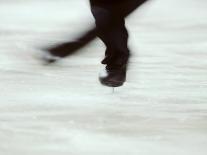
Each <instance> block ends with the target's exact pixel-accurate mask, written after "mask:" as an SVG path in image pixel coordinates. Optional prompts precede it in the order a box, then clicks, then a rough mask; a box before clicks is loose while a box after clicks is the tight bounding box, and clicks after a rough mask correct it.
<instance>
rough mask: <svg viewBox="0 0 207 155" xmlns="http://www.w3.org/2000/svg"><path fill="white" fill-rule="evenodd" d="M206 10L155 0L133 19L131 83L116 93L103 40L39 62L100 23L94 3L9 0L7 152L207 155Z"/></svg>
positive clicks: (2, 137)
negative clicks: (44, 51) (105, 73)
mask: <svg viewBox="0 0 207 155" xmlns="http://www.w3.org/2000/svg"><path fill="white" fill-rule="evenodd" d="M206 8H207V1H205V0H182V1H179V0H151V1H150V2H149V3H148V4H146V5H144V6H143V7H142V8H140V10H139V11H138V10H137V11H136V12H135V13H133V14H132V15H131V16H130V17H129V18H128V19H127V26H128V28H129V30H130V34H131V35H130V37H131V38H130V47H131V49H132V55H133V56H132V59H131V60H130V68H129V72H128V81H127V83H126V84H125V85H124V86H123V87H121V88H118V89H115V93H112V90H111V89H110V88H107V87H103V86H101V85H100V84H99V82H98V80H97V79H98V78H97V76H98V71H99V70H100V68H101V65H100V60H101V59H102V57H103V54H104V47H103V44H102V43H101V42H100V41H99V40H98V39H97V40H95V41H94V42H92V43H91V44H90V45H89V46H87V47H86V48H85V49H82V50H81V51H80V52H79V53H77V54H76V55H74V56H71V57H69V58H67V59H65V60H63V61H62V62H60V63H58V64H56V65H53V66H44V65H42V63H41V62H40V61H39V60H38V59H36V56H37V55H39V52H40V51H39V50H38V47H43V46H47V45H49V44H52V43H55V42H59V41H62V40H73V38H74V37H75V36H76V35H77V34H79V33H80V32H84V30H86V29H87V28H88V27H90V25H91V24H93V18H92V16H91V14H90V11H89V6H88V2H87V1H86V0H73V1H72V0H69V1H66V0H65V1H64V0H52V1H49V0H1V1H0V19H1V22H0V154H1V155H57V154H58V155H66V154H67V155H83V154H84V155H85V154H88V155H97V154H99V155H102V154H103V155H127V154H128V155H175V154H176V155H206V153H207V149H206V146H207V121H206V119H207V51H206V49H207V35H206V34H207V18H206V17H207V9H206ZM79 31H80V32H79Z"/></svg>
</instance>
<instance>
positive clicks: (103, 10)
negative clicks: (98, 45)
mask: <svg viewBox="0 0 207 155" xmlns="http://www.w3.org/2000/svg"><path fill="white" fill-rule="evenodd" d="M145 1H147V0H90V5H91V12H92V14H93V16H94V18H95V23H96V27H94V28H92V29H91V30H89V31H88V32H86V33H85V34H83V35H82V36H81V37H79V38H78V39H77V40H76V41H74V42H66V43H62V44H59V45H56V46H54V47H51V48H49V49H47V50H48V52H49V54H50V55H51V56H55V57H59V58H64V57H67V56H69V55H71V54H73V53H74V52H76V51H77V50H78V49H80V48H82V47H84V46H85V45H86V44H87V43H89V42H90V41H92V40H93V39H94V38H96V37H97V36H98V37H99V38H100V39H101V40H102V41H103V42H104V44H105V45H106V52H105V58H104V59H103V61H102V64H106V71H105V72H106V74H105V75H104V76H100V78H99V79H100V82H101V83H102V84H104V85H107V86H112V87H118V86H121V85H123V83H124V82H125V80H126V70H127V62H128V59H129V55H130V52H129V49H128V45H127V42H128V32H127V29H126V27H125V17H127V16H128V15H129V14H130V13H131V12H133V11H134V10H135V9H136V8H137V7H139V6H140V5H141V4H143V3H144V2H145ZM55 60H56V59H53V58H52V57H50V59H47V61H48V62H50V63H52V62H54V61H55Z"/></svg>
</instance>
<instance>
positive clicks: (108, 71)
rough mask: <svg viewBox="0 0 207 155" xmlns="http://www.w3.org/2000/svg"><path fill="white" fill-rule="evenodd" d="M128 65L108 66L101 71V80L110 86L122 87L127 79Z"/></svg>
mask: <svg viewBox="0 0 207 155" xmlns="http://www.w3.org/2000/svg"><path fill="white" fill-rule="evenodd" d="M126 69H127V65H122V66H113V67H112V66H108V65H107V66H106V68H105V70H104V71H103V72H101V73H100V75H99V81H100V82H101V84H103V85H105V86H108V87H120V86H122V85H123V84H124V82H125V81H126Z"/></svg>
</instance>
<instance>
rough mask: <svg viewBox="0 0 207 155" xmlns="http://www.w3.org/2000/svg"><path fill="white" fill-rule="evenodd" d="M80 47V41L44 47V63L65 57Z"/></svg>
mask: <svg viewBox="0 0 207 155" xmlns="http://www.w3.org/2000/svg"><path fill="white" fill-rule="evenodd" d="M81 47H82V43H81V42H78V41H76V42H70V43H64V44H60V45H58V46H54V47H52V48H47V49H44V51H45V53H44V55H43V58H42V59H43V60H44V61H45V62H46V63H54V62H56V61H57V60H59V59H61V58H64V57H67V56H68V55H70V54H73V53H74V52H75V51H76V50H78V49H80V48H81Z"/></svg>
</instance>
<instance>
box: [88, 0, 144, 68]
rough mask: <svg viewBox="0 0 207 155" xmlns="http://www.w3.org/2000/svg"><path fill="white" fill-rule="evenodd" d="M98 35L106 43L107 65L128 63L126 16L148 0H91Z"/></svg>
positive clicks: (105, 62) (104, 62) (105, 60)
mask: <svg viewBox="0 0 207 155" xmlns="http://www.w3.org/2000/svg"><path fill="white" fill-rule="evenodd" d="M90 1H91V10H92V14H93V16H94V18H95V21H96V29H97V35H98V37H99V38H100V39H101V40H102V41H103V42H104V43H105V45H106V53H105V55H106V57H105V59H104V60H103V61H102V63H103V64H107V65H123V64H126V63H127V61H128V57H129V50H128V45H127V44H128V32H127V29H126V27H125V17H126V16H127V15H128V14H130V13H131V12H132V11H133V10H134V9H135V8H136V7H138V6H139V5H141V4H142V3H143V2H144V1H146V0H119V1H116V0H114V1H107V0H105V1H104V0H90Z"/></svg>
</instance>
